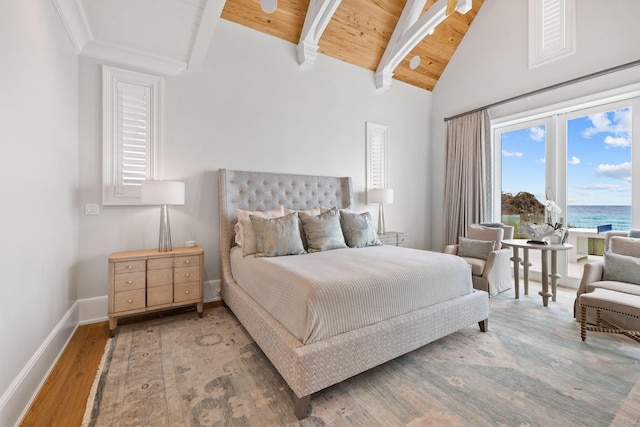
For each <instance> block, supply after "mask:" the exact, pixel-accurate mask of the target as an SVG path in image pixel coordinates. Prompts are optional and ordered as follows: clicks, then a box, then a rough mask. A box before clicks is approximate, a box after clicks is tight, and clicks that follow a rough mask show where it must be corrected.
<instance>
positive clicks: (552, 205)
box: [544, 199, 569, 244]
mask: <svg viewBox="0 0 640 427" xmlns="http://www.w3.org/2000/svg"><path fill="white" fill-rule="evenodd" d="M544 208H545V210H546V212H547V225H548V226H550V227H551V228H552V229H553V234H552V235H553V236H554V237H555V238H556V242H555V243H563V244H564V243H565V242H566V241H567V238H568V237H569V233H568V232H567V230H565V229H564V228H563V223H564V218H562V217H560V218H557V216H558V215H559V214H561V213H562V209H560V206H558V205H557V204H556V202H554V201H553V200H548V199H547V200H545V201H544Z"/></svg>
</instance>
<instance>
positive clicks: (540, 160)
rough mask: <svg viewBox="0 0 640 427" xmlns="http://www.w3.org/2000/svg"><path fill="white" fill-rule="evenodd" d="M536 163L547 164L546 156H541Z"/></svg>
mask: <svg viewBox="0 0 640 427" xmlns="http://www.w3.org/2000/svg"><path fill="white" fill-rule="evenodd" d="M536 163H542V164H543V165H544V164H545V160H544V157H541V158H539V159H538V160H536Z"/></svg>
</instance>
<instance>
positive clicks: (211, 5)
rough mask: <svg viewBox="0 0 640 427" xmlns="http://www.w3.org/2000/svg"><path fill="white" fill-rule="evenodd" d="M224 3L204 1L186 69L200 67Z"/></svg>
mask: <svg viewBox="0 0 640 427" xmlns="http://www.w3.org/2000/svg"><path fill="white" fill-rule="evenodd" d="M225 3H226V0H209V1H207V2H206V3H205V6H204V10H203V11H202V16H201V17H200V25H199V26H198V32H197V34H196V39H195V41H194V42H193V46H192V47H191V54H190V55H189V58H188V60H187V69H189V70H196V71H197V70H200V68H201V67H202V63H203V61H204V57H205V55H206V54H207V50H208V49H209V45H210V44H211V40H212V39H213V33H214V32H215V30H216V27H217V26H218V22H219V21H220V15H221V14H222V9H224V5H225Z"/></svg>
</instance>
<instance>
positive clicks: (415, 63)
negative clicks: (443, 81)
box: [409, 55, 420, 70]
mask: <svg viewBox="0 0 640 427" xmlns="http://www.w3.org/2000/svg"><path fill="white" fill-rule="evenodd" d="M419 66H420V57H419V56H418V55H416V56H414V57H413V58H411V61H409V68H411V69H412V70H415V69H416V68H418V67H419Z"/></svg>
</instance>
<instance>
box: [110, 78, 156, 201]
mask: <svg viewBox="0 0 640 427" xmlns="http://www.w3.org/2000/svg"><path fill="white" fill-rule="evenodd" d="M149 100H150V89H149V88H148V87H144V86H137V85H132V84H129V83H124V82H119V83H118V104H119V105H120V107H119V109H120V111H121V114H120V115H119V116H118V165H117V171H118V176H117V180H118V181H117V192H118V194H121V195H125V194H127V192H128V191H127V190H128V189H131V188H134V189H136V188H137V187H139V186H140V183H141V182H142V181H144V180H145V178H146V177H147V175H149V174H148V168H149V166H150V164H151V151H150V149H149V148H150V141H149V138H150V136H151V131H150V124H151V112H150V109H149ZM133 191H137V190H133ZM130 192H131V190H129V193H130Z"/></svg>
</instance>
